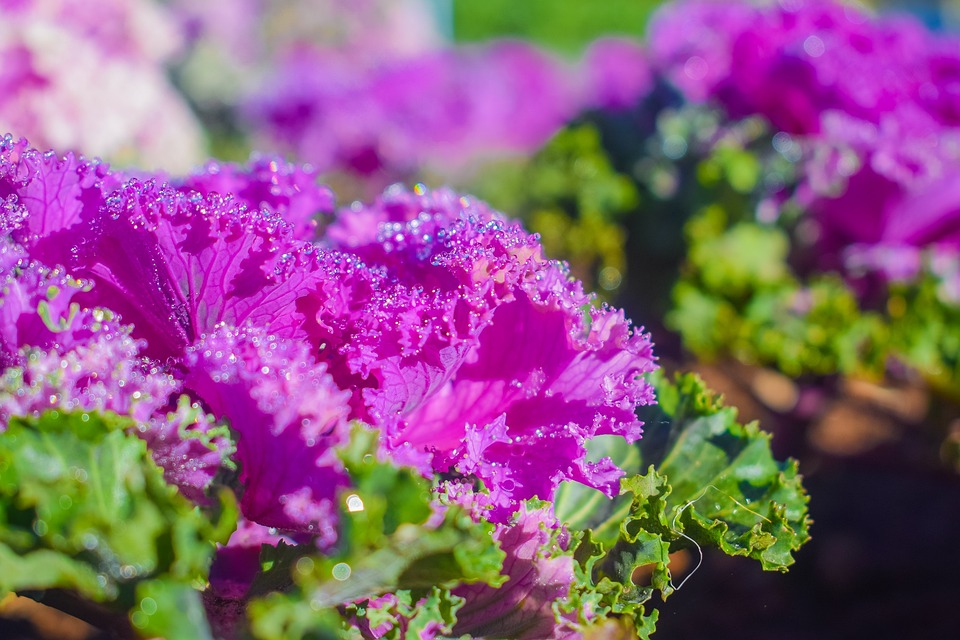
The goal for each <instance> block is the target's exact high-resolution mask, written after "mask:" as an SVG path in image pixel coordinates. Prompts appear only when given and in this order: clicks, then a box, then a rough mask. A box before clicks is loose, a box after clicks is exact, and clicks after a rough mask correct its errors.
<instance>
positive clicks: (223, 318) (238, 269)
mask: <svg viewBox="0 0 960 640" xmlns="http://www.w3.org/2000/svg"><path fill="white" fill-rule="evenodd" d="M314 251H315V249H314V247H313V246H312V245H310V244H309V243H303V242H299V241H296V240H294V239H293V238H292V228H291V226H290V225H289V224H287V223H286V222H285V221H284V220H283V219H282V216H281V214H280V213H277V212H270V211H266V210H252V209H249V208H247V207H246V206H245V205H243V204H242V203H240V202H238V201H236V200H235V199H233V198H232V197H229V196H226V197H225V196H221V195H219V194H210V195H208V196H201V195H200V194H198V193H196V192H193V193H190V194H185V193H182V192H180V191H177V190H176V189H173V188H172V187H169V186H165V185H158V184H156V183H155V182H153V181H146V182H141V181H138V180H131V181H129V182H128V183H127V184H126V185H124V187H123V188H122V189H121V190H119V191H118V192H116V193H114V194H113V195H112V196H111V198H110V199H109V200H108V202H107V205H106V207H105V210H104V215H103V216H102V218H101V220H100V222H99V224H98V225H97V229H96V230H95V234H94V240H93V241H92V242H91V243H90V244H89V247H88V250H87V251H86V252H85V253H84V254H83V256H82V257H81V262H82V264H83V267H82V268H81V269H79V272H80V273H83V274H84V276H85V277H89V278H90V279H91V280H93V281H94V282H95V284H96V286H95V287H94V289H93V291H92V293H91V298H90V301H91V302H92V303H96V304H101V305H105V306H110V307H111V308H113V309H114V310H116V311H117V312H118V313H120V315H121V316H122V317H123V319H124V320H125V321H126V322H130V323H132V324H133V325H134V327H135V329H134V331H135V335H137V336H138V337H141V338H144V339H146V340H147V342H148V347H147V354H148V355H150V356H152V357H155V358H157V359H160V360H164V359H166V358H179V357H181V356H182V354H183V350H184V349H185V348H186V346H187V345H189V344H191V343H193V342H194V341H195V340H197V339H198V338H199V337H201V336H202V335H203V334H204V333H205V332H209V331H212V330H214V328H215V327H217V326H218V325H220V324H222V323H226V324H231V325H241V324H249V325H253V326H262V327H269V328H270V330H271V331H275V332H278V333H281V334H283V333H286V334H289V333H290V332H291V331H293V330H294V328H295V327H296V326H299V324H301V323H302V319H300V318H299V316H298V311H297V308H296V304H297V300H298V298H299V297H301V296H302V295H304V291H305V288H306V287H308V286H312V285H311V284H310V283H311V282H312V280H315V279H317V278H321V277H322V276H323V274H322V273H321V272H320V271H318V270H316V269H313V270H310V269H309V268H301V267H304V266H305V265H306V267H308V266H309V264H310V262H309V259H308V256H309V255H310V254H312V253H313V252H314ZM316 286H320V285H319V284H318V285H316Z"/></svg>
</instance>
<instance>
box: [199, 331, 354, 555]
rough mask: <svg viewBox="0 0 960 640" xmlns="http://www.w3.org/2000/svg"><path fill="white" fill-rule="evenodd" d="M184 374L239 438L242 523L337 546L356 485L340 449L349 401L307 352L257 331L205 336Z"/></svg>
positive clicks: (299, 345)
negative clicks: (347, 489)
mask: <svg viewBox="0 0 960 640" xmlns="http://www.w3.org/2000/svg"><path fill="white" fill-rule="evenodd" d="M185 365H186V369H187V374H186V378H185V380H184V386H185V388H186V389H188V390H189V391H190V392H191V393H192V394H193V395H194V396H195V397H196V398H197V399H199V400H200V401H202V403H203V405H204V406H205V407H207V408H208V409H209V410H210V411H211V413H213V415H214V416H215V417H216V418H217V419H219V420H224V421H226V422H227V423H228V424H229V425H230V428H231V429H232V430H233V431H234V433H235V434H236V438H237V452H236V460H237V462H238V464H239V466H240V478H239V479H240V482H241V484H242V485H243V492H242V496H241V499H240V507H241V510H242V512H243V515H244V516H245V517H246V518H247V519H249V520H251V521H253V522H256V523H258V524H261V525H264V526H267V527H276V528H278V529H282V530H285V531H291V532H302V533H309V534H311V535H314V536H317V538H318V544H320V545H321V546H324V545H329V544H331V543H333V542H334V541H335V540H336V535H337V530H336V524H337V504H336V495H337V490H338V488H339V487H342V486H345V484H346V482H347V477H346V472H345V471H344V470H343V467H342V465H341V463H340V461H339V460H338V459H337V457H336V455H335V453H334V451H333V447H335V446H336V445H338V444H340V443H341V442H342V441H343V439H344V438H345V436H346V432H345V429H346V418H347V415H348V412H349V405H348V398H349V395H350V394H349V392H348V391H341V390H340V389H338V388H337V387H336V385H335V384H334V382H333V378H331V377H330V375H329V374H327V372H326V367H325V366H324V365H322V364H316V363H315V362H314V361H313V359H312V357H311V356H310V352H309V347H308V346H307V345H306V344H304V343H302V342H298V341H292V340H285V339H282V338H278V337H276V336H275V335H270V334H268V333H266V332H264V331H261V330H255V329H252V328H251V329H245V330H239V329H232V328H229V327H223V328H221V329H219V330H217V331H216V332H215V333H212V334H210V335H208V336H206V337H205V338H203V339H201V340H200V341H198V342H197V343H196V344H195V345H192V346H191V347H190V349H189V350H188V352H187V357H186V363H185Z"/></svg>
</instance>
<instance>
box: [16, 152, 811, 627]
mask: <svg viewBox="0 0 960 640" xmlns="http://www.w3.org/2000/svg"><path fill="white" fill-rule="evenodd" d="M315 178H316V175H315V173H314V170H312V169H309V168H305V167H299V166H295V165H290V164H286V163H284V162H282V161H280V160H278V159H271V158H257V159H254V160H252V161H251V162H250V163H249V164H248V165H244V166H237V165H227V164H218V163H211V164H208V165H207V166H205V167H204V168H203V169H201V170H199V171H197V172H195V173H193V174H191V175H188V176H185V177H170V176H166V175H162V174H149V173H141V172H135V171H130V172H126V173H124V172H118V171H113V170H111V169H109V168H108V167H107V166H106V165H104V164H102V163H99V162H97V161H87V160H84V159H83V158H82V157H77V156H74V155H71V154H67V155H65V156H60V155H58V154H56V153H54V152H48V153H42V152H40V151H38V150H36V149H34V148H31V147H30V146H29V145H28V143H27V142H26V141H24V140H20V141H16V140H14V139H13V138H12V137H10V136H7V137H6V138H4V139H3V140H2V144H0V195H2V197H3V208H2V213H0V227H2V230H3V238H2V244H0V277H2V280H3V287H2V297H0V317H2V322H0V327H2V333H0V337H2V339H0V367H2V385H0V418H2V423H0V424H2V431H0V589H2V592H3V593H4V594H7V593H8V592H14V593H18V594H21V595H30V596H32V597H37V598H41V599H45V601H47V602H49V603H51V604H53V605H57V604H58V603H59V604H60V605H61V606H63V607H64V608H66V609H68V610H71V611H76V612H80V615H85V616H86V617H87V619H88V620H90V621H91V622H92V623H93V624H94V625H95V626H98V627H99V628H101V629H103V630H105V631H108V632H111V633H117V634H120V635H127V636H142V637H156V636H162V637H176V638H211V637H218V638H244V637H253V638H265V639H269V638H301V637H304V638H305V637H311V638H315V637H365V638H382V637H438V636H451V635H452V636H474V637H476V636H483V637H490V636H494V637H511V638H513V637H516V638H541V637H590V636H598V635H603V634H609V633H619V634H621V635H627V636H631V635H632V636H637V637H647V636H648V635H649V633H650V632H652V630H653V629H654V626H655V622H656V619H657V609H656V608H653V607H651V605H650V599H651V597H652V596H653V593H654V591H659V592H660V593H661V595H662V597H664V598H665V597H667V596H668V595H670V593H672V592H673V591H674V590H676V587H675V586H674V583H673V582H672V579H671V573H670V566H669V556H670V554H672V553H675V552H678V551H683V550H692V549H696V550H698V551H699V550H700V549H701V548H702V547H715V548H718V549H720V550H722V551H724V552H726V553H729V554H731V555H744V556H748V557H752V558H755V559H757V560H758V561H760V563H761V565H762V566H763V567H764V568H765V569H775V570H785V569H786V568H787V567H788V566H789V565H790V564H791V563H792V562H793V558H792V553H793V552H794V551H795V550H796V549H798V548H799V547H800V546H801V545H802V544H803V543H804V542H805V541H806V539H807V537H808V534H807V526H808V518H807V512H806V501H807V499H806V496H805V493H804V491H803V488H802V486H801V484H800V477H799V476H798V475H797V469H796V464H795V463H794V462H792V461H788V462H785V463H781V462H777V461H776V460H774V458H773V457H772V455H771V453H770V448H769V443H768V437H767V436H766V435H765V434H763V432H761V431H759V430H758V429H757V428H756V427H755V426H754V425H748V426H742V425H739V424H737V422H736V420H735V413H734V412H733V410H731V409H725V408H723V407H722V406H721V404H720V403H719V401H718V400H717V399H716V398H714V397H713V396H712V394H710V393H709V392H708V391H707V390H706V389H705V388H704V387H703V385H702V383H700V382H699V381H698V380H697V379H696V378H694V377H690V376H686V377H681V378H678V380H677V381H676V382H675V383H671V382H669V381H667V380H666V378H665V377H664V376H662V375H659V374H656V372H655V370H656V369H657V365H656V358H655V356H654V355H653V351H652V344H651V341H650V337H649V335H648V334H646V333H644V332H643V331H642V330H638V329H635V328H634V327H632V326H631V324H630V322H629V321H628V320H627V319H626V318H625V316H624V314H623V312H622V311H619V310H617V309H614V308H611V307H608V306H606V305H600V304H598V303H596V301H595V299H594V298H593V297H592V296H591V295H589V294H587V293H585V292H584V291H583V289H582V286H581V285H580V283H579V282H578V281H576V280H574V279H572V278H571V277H570V275H569V273H568V271H567V268H566V267H565V265H563V264H562V263H559V262H556V261H552V260H549V259H547V258H546V257H545V256H544V255H543V253H542V250H541V246H540V243H539V240H538V238H537V236H534V235H531V234H529V233H527V232H526V231H525V230H524V229H523V228H522V227H521V226H520V225H519V224H518V223H516V222H512V221H510V220H508V219H507V218H505V217H504V216H503V215H502V214H500V213H498V212H496V211H494V210H492V209H490V208H489V207H488V206H487V205H485V204H484V203H482V202H480V201H477V200H475V199H473V198H471V197H468V196H460V195H458V194H456V193H453V192H451V191H447V190H437V191H431V190H428V189H427V188H426V187H424V186H422V185H417V186H416V187H415V188H414V189H413V190H407V189H405V188H402V187H393V188H390V189H388V190H387V191H386V192H385V193H384V194H383V195H382V196H381V197H380V198H379V199H377V200H376V201H375V202H373V203H372V204H368V205H364V204H355V205H353V206H350V207H348V208H345V209H341V210H339V211H334V207H333V196H332V193H331V192H330V191H329V190H328V189H327V188H325V187H322V186H319V185H318V184H317V182H316V179H315ZM657 396H659V399H660V404H659V405H656V404H655V402H656V400H655V398H656V397H657ZM655 407H656V408H655ZM638 412H639V413H638ZM644 423H646V426H645V427H644ZM644 429H645V430H646V432H644ZM641 436H644V437H641ZM651 436H654V437H651ZM708 494H709V495H710V498H709V500H703V501H701V499H702V498H704V496H706V495H708ZM644 567H647V568H649V569H652V574H650V573H646V574H645V573H644V571H643V569H642V568H644ZM644 575H648V576H651V577H649V578H643V577H642V576H644ZM645 580H647V581H649V582H645ZM84 612H86V613H84Z"/></svg>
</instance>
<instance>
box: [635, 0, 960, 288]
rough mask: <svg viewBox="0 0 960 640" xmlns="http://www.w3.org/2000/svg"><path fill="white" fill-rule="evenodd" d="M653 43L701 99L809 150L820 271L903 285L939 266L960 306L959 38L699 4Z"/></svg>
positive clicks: (660, 23)
mask: <svg viewBox="0 0 960 640" xmlns="http://www.w3.org/2000/svg"><path fill="white" fill-rule="evenodd" d="M650 33H651V64H653V66H654V68H655V69H656V70H657V71H658V72H659V73H663V74H665V75H666V76H667V77H668V78H669V79H670V80H672V81H673V82H674V84H675V85H676V86H677V87H678V88H680V89H681V91H682V92H683V93H684V94H685V96H686V97H687V98H688V99H690V100H693V101H712V102H714V103H716V104H719V105H720V106H722V107H723V108H724V109H726V110H727V112H728V113H729V114H730V115H731V116H732V117H735V118H736V117H742V116H747V115H754V114H758V115H761V116H764V117H765V118H767V119H768V120H769V121H770V122H771V124H772V125H773V126H774V127H775V128H776V129H779V130H780V132H779V133H778V134H777V137H776V138H775V139H774V143H775V146H776V147H778V148H783V149H788V148H789V149H796V150H799V151H801V152H802V153H801V168H802V172H801V178H800V184H799V187H798V189H797V193H796V194H795V202H796V203H798V204H799V205H800V206H801V207H803V208H804V209H805V210H807V211H808V212H809V213H810V215H811V216H812V218H813V220H815V222H816V224H817V231H818V240H817V248H818V250H819V252H820V267H821V268H823V269H831V268H842V269H845V270H846V271H847V272H848V273H850V274H853V275H860V274H864V273H870V272H878V273H880V274H882V275H883V276H884V277H885V279H888V280H901V279H909V278H912V277H914V276H915V275H916V274H917V273H918V272H919V270H920V269H921V267H922V266H923V264H924V263H925V262H926V264H927V267H928V268H930V269H932V270H933V271H934V272H935V273H937V274H938V275H940V276H942V277H944V278H945V279H946V287H945V289H944V291H945V292H946V293H948V295H950V297H952V298H955V299H960V298H957V296H956V295H955V294H950V293H949V292H950V291H954V292H956V293H960V270H958V269H957V267H956V263H957V261H958V259H960V235H958V234H957V229H960V224H958V222H957V216H958V215H960V190H958V189H957V187H956V184H957V183H958V179H960V128H958V123H960V120H958V114H960V101H958V100H960V91H958V86H960V40H958V39H957V38H956V37H955V36H942V35H937V34H933V33H930V32H928V31H927V30H925V29H924V28H923V27H922V26H921V25H920V24H919V23H917V22H914V21H912V20H909V19H895V18H874V17H873V16H871V15H870V14H867V13H864V12H863V11H861V10H860V9H857V8H855V7H852V6H850V5H847V4H843V3H839V2H832V1H829V0H815V1H808V2H803V3H769V4H759V5H758V4H755V3H751V2H734V3H728V2H723V3H720V2H711V1H709V0H690V1H688V2H680V3H674V4H672V5H670V6H667V7H664V9H663V10H662V11H661V12H660V13H659V14H658V17H657V18H656V19H655V20H654V21H653V22H652V24H651V32H650Z"/></svg>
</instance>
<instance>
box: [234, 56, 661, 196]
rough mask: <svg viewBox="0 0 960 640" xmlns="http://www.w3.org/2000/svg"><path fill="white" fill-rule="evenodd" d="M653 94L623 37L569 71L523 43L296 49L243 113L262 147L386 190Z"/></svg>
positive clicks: (510, 150)
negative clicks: (402, 49) (391, 50)
mask: <svg viewBox="0 0 960 640" xmlns="http://www.w3.org/2000/svg"><path fill="white" fill-rule="evenodd" d="M651 86H652V82H651V77H650V73H649V70H648V68H647V64H646V56H645V53H644V52H643V50H642V48H641V47H640V46H639V45H638V44H636V43H632V42H630V41H627V40H605V41H601V42H598V43H596V44H595V45H594V46H593V47H592V48H591V49H590V51H588V53H587V55H586V56H585V58H584V60H583V61H582V62H581V63H580V64H579V65H578V66H576V67H574V66H569V65H564V64H562V63H561V62H560V61H559V60H558V59H555V58H553V57H551V56H549V55H548V54H546V53H544V52H542V51H540V50H538V49H536V48H534V47H531V46H530V45H527V44H524V43H522V42H508V41H505V42H496V43H493V44H489V45H485V46H482V47H459V48H453V47H450V48H446V49H437V50H435V51H429V52H424V53H421V54H419V55H416V56H406V57H403V56H401V57H391V58H389V59H384V60H379V61H374V62H370V61H362V62H361V61H358V60H357V59H356V58H354V57H351V56H349V55H346V54H345V53H344V52H343V51H339V50H336V49H333V48H320V47H308V46H300V47H296V48H292V49H291V50H290V51H289V52H288V54H287V55H286V57H284V58H283V59H282V60H281V61H280V62H279V63H278V64H277V69H276V70H275V72H274V73H272V74H270V76H269V80H268V81H267V82H266V83H265V85H264V86H263V87H261V88H260V90H259V91H258V93H257V94H256V95H255V96H254V97H253V98H252V99H251V100H250V101H249V104H248V106H247V109H246V113H247V115H248V120H249V121H250V124H251V127H252V128H253V129H254V130H255V131H257V132H258V134H257V136H256V138H257V142H258V145H259V146H263V147H265V148H270V147H274V148H277V149H278V150H280V151H283V152H285V153H292V154H294V155H295V156H297V157H298V158H300V159H302V160H306V161H309V162H311V163H313V164H315V165H316V166H317V167H318V168H319V169H320V170H321V171H332V170H340V171H347V172H351V173H356V174H360V175H362V176H366V179H367V180H369V179H371V178H372V177H377V178H378V179H379V180H380V181H381V182H383V181H384V180H386V181H391V180H395V179H398V178H400V179H402V178H406V177H408V176H410V175H412V174H413V173H414V172H415V171H418V170H421V169H423V168H426V169H427V170H432V171H438V172H440V173H441V174H443V175H447V176H451V175H453V174H454V173H456V172H457V171H461V170H464V169H465V168H466V165H468V164H469V163H471V162H476V161H483V160H486V159H490V158H496V157H502V156H508V155H510V154H516V153H529V152H532V151H533V150H535V149H537V148H539V147H540V146H541V145H543V144H544V143H545V142H546V141H547V139H549V137H550V136H551V135H553V134H554V133H555V132H556V131H557V130H559V129H560V128H561V127H562V126H563V125H564V124H566V123H567V122H568V121H569V120H571V119H572V118H573V117H574V116H576V115H577V114H578V113H579V112H580V111H582V110H584V109H587V108H592V107H601V108H606V107H610V108H618V109H622V108H626V107H630V106H633V105H634V104H635V103H636V102H637V100H638V99H639V97H640V96H642V95H644V94H646V93H647V92H648V91H649V90H650V88H651Z"/></svg>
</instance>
